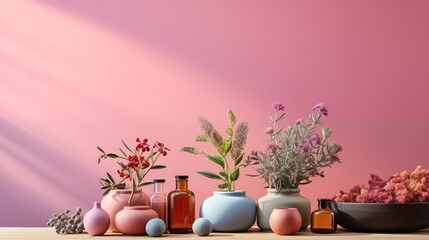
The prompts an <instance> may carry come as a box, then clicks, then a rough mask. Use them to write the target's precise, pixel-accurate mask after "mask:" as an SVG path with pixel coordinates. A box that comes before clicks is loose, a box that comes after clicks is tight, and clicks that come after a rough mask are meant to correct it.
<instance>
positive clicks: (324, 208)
mask: <svg viewBox="0 0 429 240" xmlns="http://www.w3.org/2000/svg"><path fill="white" fill-rule="evenodd" d="M317 201H318V206H319V209H318V210H315V211H313V212H312V213H311V227H310V228H311V231H312V232H314V233H334V232H335V231H337V221H336V219H335V212H334V211H333V210H332V206H331V204H332V201H331V199H324V198H319V199H317Z"/></svg>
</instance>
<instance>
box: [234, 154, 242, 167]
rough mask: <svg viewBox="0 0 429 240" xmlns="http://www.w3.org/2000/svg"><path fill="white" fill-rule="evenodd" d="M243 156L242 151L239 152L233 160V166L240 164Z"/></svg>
mask: <svg viewBox="0 0 429 240" xmlns="http://www.w3.org/2000/svg"><path fill="white" fill-rule="evenodd" d="M243 157H244V153H242V154H240V156H238V157H237V158H236V159H235V161H234V166H237V165H238V164H240V162H241V160H243Z"/></svg>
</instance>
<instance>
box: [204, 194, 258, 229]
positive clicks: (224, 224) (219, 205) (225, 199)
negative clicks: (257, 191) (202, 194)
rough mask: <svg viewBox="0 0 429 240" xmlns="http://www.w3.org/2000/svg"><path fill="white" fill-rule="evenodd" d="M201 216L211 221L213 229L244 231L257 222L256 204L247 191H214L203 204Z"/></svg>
mask: <svg viewBox="0 0 429 240" xmlns="http://www.w3.org/2000/svg"><path fill="white" fill-rule="evenodd" d="M200 216H201V217H202V218H205V219H208V220H209V221H210V222H211V224H212V228H213V231H216V232H244V231H246V230H247V229H249V228H250V227H252V226H253V224H254V223H255V218H256V204H255V201H253V199H251V198H249V197H247V196H246V192H245V191H240V190H236V191H231V192H228V191H214V192H213V196H211V197H209V198H207V199H206V200H204V202H203V204H202V205H201V209H200Z"/></svg>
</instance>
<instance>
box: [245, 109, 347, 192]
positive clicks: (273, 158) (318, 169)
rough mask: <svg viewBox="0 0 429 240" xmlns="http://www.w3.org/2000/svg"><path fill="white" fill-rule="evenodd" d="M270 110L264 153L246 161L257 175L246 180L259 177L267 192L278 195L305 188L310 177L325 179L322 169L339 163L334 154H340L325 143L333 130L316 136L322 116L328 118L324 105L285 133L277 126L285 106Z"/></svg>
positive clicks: (249, 157)
mask: <svg viewBox="0 0 429 240" xmlns="http://www.w3.org/2000/svg"><path fill="white" fill-rule="evenodd" d="M273 108H274V110H275V112H274V116H273V117H270V120H271V121H270V122H271V123H272V124H273V126H272V127H268V128H267V129H266V130H265V133H266V134H267V135H268V139H267V141H268V145H267V148H266V149H265V150H264V151H252V153H251V155H250V156H248V159H247V161H246V162H247V164H250V165H253V166H254V168H255V170H256V171H257V173H258V174H256V175H249V176H253V177H256V176H258V177H261V178H262V179H264V181H265V182H266V183H267V184H268V187H269V188H275V189H276V190H277V192H279V191H281V190H283V189H291V188H297V187H298V186H299V185H300V184H308V183H310V182H311V180H310V178H311V177H315V176H321V177H324V173H323V171H322V169H323V168H325V167H331V166H332V164H334V163H335V162H340V160H339V158H338V155H337V154H338V152H340V151H341V150H342V148H341V146H340V145H339V144H337V143H331V142H329V141H328V139H329V138H330V137H331V135H332V130H331V129H330V128H322V129H321V136H320V135H319V134H317V133H316V127H317V125H318V124H320V123H321V118H322V116H327V115H328V110H327V108H326V107H325V105H324V104H323V103H319V104H317V105H315V106H314V107H313V111H316V114H310V116H309V119H308V120H304V119H298V120H297V121H296V122H295V124H294V125H292V126H288V127H287V128H286V129H283V128H281V127H280V126H279V125H278V123H279V121H281V120H282V119H284V118H285V116H286V114H285V113H284V109H285V107H284V105H283V104H281V103H279V102H275V103H273Z"/></svg>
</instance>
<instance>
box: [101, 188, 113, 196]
mask: <svg viewBox="0 0 429 240" xmlns="http://www.w3.org/2000/svg"><path fill="white" fill-rule="evenodd" d="M110 190H111V189H107V190H106V191H104V193H103V196H104V195H107V194H108V193H109V192H110Z"/></svg>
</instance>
